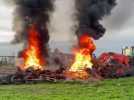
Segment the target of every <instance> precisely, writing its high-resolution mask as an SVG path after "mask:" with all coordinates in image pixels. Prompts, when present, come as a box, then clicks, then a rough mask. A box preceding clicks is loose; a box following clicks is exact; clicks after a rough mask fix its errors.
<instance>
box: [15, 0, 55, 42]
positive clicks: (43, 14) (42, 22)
mask: <svg viewBox="0 0 134 100" xmlns="http://www.w3.org/2000/svg"><path fill="white" fill-rule="evenodd" d="M14 2H15V4H16V10H15V13H14V14H15V17H14V29H15V31H16V33H17V34H16V37H15V42H21V41H23V40H25V39H27V38H28V37H27V29H28V27H29V26H30V25H31V24H36V25H37V30H38V31H39V34H40V36H41V38H44V39H42V40H44V42H45V43H47V42H48V40H49V35H48V30H47V23H48V21H49V12H50V11H52V10H53V4H52V0H15V1H14Z"/></svg>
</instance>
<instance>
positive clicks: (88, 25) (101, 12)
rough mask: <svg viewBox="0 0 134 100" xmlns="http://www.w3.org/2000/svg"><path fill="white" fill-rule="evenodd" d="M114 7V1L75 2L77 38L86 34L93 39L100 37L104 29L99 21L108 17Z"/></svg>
mask: <svg viewBox="0 0 134 100" xmlns="http://www.w3.org/2000/svg"><path fill="white" fill-rule="evenodd" d="M115 5H116V0H76V9H77V11H78V13H77V20H78V21H79V25H78V29H77V31H76V34H77V35H78V37H79V36H80V35H81V34H83V33H88V34H89V35H90V36H92V37H93V38H94V39H99V38H100V37H102V36H103V35H104V33H105V31H106V29H105V28H104V27H103V26H102V25H101V24H100V23H99V21H100V20H102V19H103V17H104V16H106V15H109V14H110V13H111V10H112V8H113V7H114V6H115Z"/></svg>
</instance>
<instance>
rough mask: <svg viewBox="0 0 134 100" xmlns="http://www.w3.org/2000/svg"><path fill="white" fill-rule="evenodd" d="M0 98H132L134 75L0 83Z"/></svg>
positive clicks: (54, 99)
mask: <svg viewBox="0 0 134 100" xmlns="http://www.w3.org/2000/svg"><path fill="white" fill-rule="evenodd" d="M0 100H134V77H131V78H121V79H113V80H105V81H101V82H91V83H88V84H87V83H86V84H84V83H79V82H74V83H73V82H72V83H65V82H59V83H43V84H29V85H28V84H27V85H0Z"/></svg>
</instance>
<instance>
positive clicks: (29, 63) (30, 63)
mask: <svg viewBox="0 0 134 100" xmlns="http://www.w3.org/2000/svg"><path fill="white" fill-rule="evenodd" d="M27 42H28V46H27V48H26V49H25V50H24V51H23V53H22V57H23V59H24V66H23V68H21V69H22V70H26V69H28V68H30V67H32V68H33V69H35V70H37V69H39V70H43V69H44V68H43V66H44V65H45V59H44V56H43V54H42V46H41V44H40V36H39V34H38V31H37V30H36V25H32V26H31V27H30V28H29V30H28V41H27Z"/></svg>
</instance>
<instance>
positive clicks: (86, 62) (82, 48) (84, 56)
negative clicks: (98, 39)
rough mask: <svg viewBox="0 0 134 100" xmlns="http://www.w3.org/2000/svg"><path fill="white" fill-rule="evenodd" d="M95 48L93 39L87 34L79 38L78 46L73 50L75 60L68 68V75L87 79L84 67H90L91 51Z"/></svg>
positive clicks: (91, 64) (87, 74)
mask: <svg viewBox="0 0 134 100" xmlns="http://www.w3.org/2000/svg"><path fill="white" fill-rule="evenodd" d="M95 49H96V47H95V45H94V43H93V40H92V38H91V37H89V36H88V35H87V34H83V35H82V36H81V37H80V39H79V48H78V50H76V51H75V61H74V63H73V64H72V66H71V68H70V69H69V72H70V73H71V74H69V77H71V78H73V79H75V78H76V79H84V80H86V79H88V77H89V73H88V72H87V71H86V69H92V66H93V63H92V53H93V51H94V50H95Z"/></svg>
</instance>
